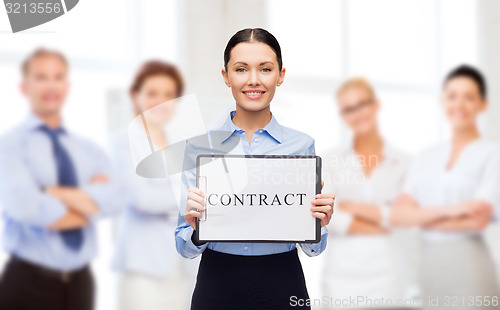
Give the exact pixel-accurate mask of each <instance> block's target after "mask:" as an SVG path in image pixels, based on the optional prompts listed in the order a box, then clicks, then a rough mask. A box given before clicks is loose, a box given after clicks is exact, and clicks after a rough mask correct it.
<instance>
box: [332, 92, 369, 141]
mask: <svg viewBox="0 0 500 310" xmlns="http://www.w3.org/2000/svg"><path fill="white" fill-rule="evenodd" d="M337 99H338V104H339V109H340V114H341V116H342V119H343V120H344V122H345V123H346V125H347V126H348V127H349V128H350V129H351V130H352V131H353V132H354V134H366V133H368V132H370V131H372V130H374V129H376V127H377V112H378V109H379V103H378V101H377V100H376V99H375V98H373V97H372V96H371V95H370V92H369V91H368V90H366V89H364V88H362V87H358V86H351V87H348V88H346V89H345V90H343V91H342V92H341V93H340V94H339V95H338V98H337Z"/></svg>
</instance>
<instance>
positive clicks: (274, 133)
mask: <svg viewBox="0 0 500 310" xmlns="http://www.w3.org/2000/svg"><path fill="white" fill-rule="evenodd" d="M235 114H236V110H233V111H231V112H230V113H229V117H228V118H227V119H226V121H225V122H224V124H223V125H222V127H221V128H220V130H221V131H225V132H226V133H227V137H225V138H224V139H223V140H222V143H224V142H225V141H226V140H227V139H229V137H231V136H232V135H233V133H234V132H236V133H238V134H241V133H244V132H245V130H243V129H241V128H239V127H238V126H236V125H235V124H234V123H233V117H234V115H235ZM262 130H263V131H265V132H267V133H268V134H269V135H270V136H271V137H272V138H273V139H274V140H276V141H277V142H278V143H281V142H282V132H281V125H280V124H279V123H278V121H277V120H276V118H274V115H273V113H271V120H270V121H269V123H267V125H266V126H265V127H264V128H262Z"/></svg>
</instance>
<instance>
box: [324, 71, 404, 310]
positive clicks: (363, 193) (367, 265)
mask: <svg viewBox="0 0 500 310" xmlns="http://www.w3.org/2000/svg"><path fill="white" fill-rule="evenodd" d="M337 101H338V107H339V111H340V115H341V117H342V120H343V121H344V123H345V124H346V125H347V127H348V128H349V129H350V131H351V133H352V138H351V139H350V142H349V143H348V145H347V146H345V147H341V148H339V149H338V150H333V151H331V152H329V153H328V154H326V156H324V157H323V167H324V168H323V170H324V174H325V186H331V187H333V188H331V189H330V188H329V189H328V190H329V191H334V192H335V193H337V195H336V206H337V211H336V212H335V215H334V216H335V221H334V222H332V223H331V224H330V225H329V227H328V229H329V231H330V238H329V241H328V248H327V250H326V252H327V256H326V262H325V264H324V265H325V266H324V268H323V273H322V281H323V289H324V291H323V293H324V296H328V297H329V298H333V300H334V302H330V303H331V304H333V306H336V307H339V308H347V307H346V306H348V308H349V309H352V308H363V307H366V306H370V302H369V301H366V303H365V302H364V301H359V302H358V301H356V302H355V303H354V304H352V303H349V302H348V301H349V300H350V299H354V300H357V298H358V296H359V297H363V298H365V299H372V301H373V302H380V303H381V304H379V306H380V307H382V308H384V306H387V307H389V306H391V305H396V304H397V303H398V300H399V299H401V300H403V299H404V298H405V297H406V294H407V291H408V288H409V285H408V277H407V275H406V274H405V271H406V269H407V268H406V266H405V261H404V259H403V258H402V257H401V255H400V253H399V251H398V248H397V246H395V245H396V243H395V241H396V240H394V238H393V236H392V234H391V228H390V227H389V226H388V216H389V212H390V208H391V205H392V203H393V202H394V200H395V198H396V197H397V195H398V194H399V193H400V190H401V187H402V185H403V181H404V177H405V173H406V171H407V167H408V164H409V158H408V157H407V156H406V155H405V154H403V153H402V152H400V151H399V150H397V149H396V148H394V147H392V146H391V145H390V144H389V143H387V141H386V140H385V139H384V138H383V137H382V136H381V134H380V132H379V127H378V124H377V114H378V112H379V109H380V102H379V100H378V99H377V96H376V94H375V92H374V89H373V87H372V86H371V85H370V84H369V82H368V81H366V80H365V79H362V78H353V79H350V80H347V81H346V82H344V83H343V84H342V85H341V86H340V88H339V90H338V91H337Z"/></svg>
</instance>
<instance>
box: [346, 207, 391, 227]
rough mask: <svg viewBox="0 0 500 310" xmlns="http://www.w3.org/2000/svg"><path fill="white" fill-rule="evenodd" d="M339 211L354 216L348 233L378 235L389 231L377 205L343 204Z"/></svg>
mask: <svg viewBox="0 0 500 310" xmlns="http://www.w3.org/2000/svg"><path fill="white" fill-rule="evenodd" d="M339 210H340V211H343V212H345V213H348V214H350V215H352V217H353V219H352V221H351V224H350V226H349V230H348V233H349V234H352V235H377V234H386V233H388V232H389V231H388V230H387V229H386V228H385V227H383V225H382V212H381V210H380V208H379V207H378V206H376V205H370V204H363V203H350V202H343V203H340V204H339Z"/></svg>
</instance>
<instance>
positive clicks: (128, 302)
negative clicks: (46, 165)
mask: <svg viewBox="0 0 500 310" xmlns="http://www.w3.org/2000/svg"><path fill="white" fill-rule="evenodd" d="M183 88H184V83H183V80H182V77H181V74H180V72H179V71H178V69H177V68H176V67H175V66H174V65H172V64H169V63H165V62H162V61H149V62H146V63H145V64H143V65H142V67H141V68H140V69H139V71H138V72H137V74H136V76H135V78H134V81H133V82H132V85H131V87H130V97H131V99H132V105H133V106H132V109H133V111H134V114H135V115H136V116H138V115H140V116H141V117H142V118H143V120H144V121H146V122H147V129H146V128H143V129H144V130H145V131H146V132H145V133H144V134H145V135H147V137H148V140H149V143H151V144H152V147H153V148H154V149H155V150H159V149H162V148H165V147H167V146H168V145H169V143H170V141H169V135H170V134H171V133H168V134H167V133H166V132H165V130H164V128H165V125H166V124H167V123H168V122H169V121H170V120H171V119H172V117H173V116H174V114H175V112H176V105H177V104H178V102H177V100H174V99H176V98H178V97H180V96H181V95H182V93H183ZM112 153H113V155H114V156H113V157H114V159H115V163H116V165H117V168H118V169H117V170H118V173H120V174H121V179H122V180H123V183H124V187H125V190H124V193H123V194H124V195H127V196H128V197H129V201H130V203H129V205H128V208H127V209H126V211H125V213H124V214H123V216H122V218H121V220H120V225H119V229H118V241H117V248H116V251H115V256H114V260H113V267H114V268H115V269H116V270H119V271H120V272H121V278H120V289H119V295H120V296H119V309H120V310H128V309H130V310H142V309H148V310H155V309H186V308H187V306H188V304H189V296H190V293H191V290H192V285H193V283H194V274H193V273H191V276H190V275H189V273H186V272H184V271H188V270H192V269H193V268H194V266H191V265H189V267H185V268H183V265H185V264H193V263H197V262H192V261H191V262H190V261H185V260H182V259H181V258H180V257H179V255H177V253H176V250H175V240H174V231H175V228H176V226H177V215H178V213H179V209H178V202H177V200H176V194H175V191H176V189H177V188H178V185H176V184H174V183H173V182H172V181H171V180H172V179H170V178H168V177H167V178H162V179H150V178H143V177H140V176H138V175H137V174H136V171H135V167H134V163H133V160H132V154H131V149H130V146H129V137H128V135H127V134H125V133H124V132H123V133H119V134H117V135H116V136H114V137H113V139H112Z"/></svg>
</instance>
